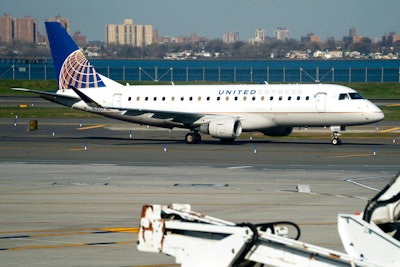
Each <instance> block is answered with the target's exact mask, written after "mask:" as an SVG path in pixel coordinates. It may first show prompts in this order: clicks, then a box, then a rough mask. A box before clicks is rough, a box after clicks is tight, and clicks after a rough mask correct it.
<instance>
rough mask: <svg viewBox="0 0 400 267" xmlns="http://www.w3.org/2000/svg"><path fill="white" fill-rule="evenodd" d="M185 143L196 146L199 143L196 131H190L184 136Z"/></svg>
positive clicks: (199, 136) (199, 138)
mask: <svg viewBox="0 0 400 267" xmlns="http://www.w3.org/2000/svg"><path fill="white" fill-rule="evenodd" d="M185 141H186V143H188V144H198V143H200V142H201V135H200V134H199V132H198V131H192V132H189V133H187V134H186V136H185Z"/></svg>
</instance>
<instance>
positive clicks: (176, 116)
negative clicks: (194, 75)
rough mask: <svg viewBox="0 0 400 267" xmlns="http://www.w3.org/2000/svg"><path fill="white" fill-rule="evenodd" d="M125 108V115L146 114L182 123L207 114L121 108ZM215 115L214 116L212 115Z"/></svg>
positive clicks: (195, 119) (194, 120) (188, 123)
mask: <svg viewBox="0 0 400 267" xmlns="http://www.w3.org/2000/svg"><path fill="white" fill-rule="evenodd" d="M123 110H126V112H125V113H124V115H126V116H141V115H145V114H147V115H148V117H150V118H154V119H160V120H167V121H171V122H178V123H182V124H184V125H192V124H193V123H195V122H196V121H198V120H199V119H201V118H203V117H205V116H207V114H202V113H188V112H170V111H169V112H167V111H163V110H143V109H123ZM214 117H215V116H214Z"/></svg>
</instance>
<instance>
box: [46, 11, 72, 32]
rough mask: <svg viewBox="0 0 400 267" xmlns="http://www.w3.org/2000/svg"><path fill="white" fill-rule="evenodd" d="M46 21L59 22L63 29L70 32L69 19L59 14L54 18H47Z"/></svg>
mask: <svg viewBox="0 0 400 267" xmlns="http://www.w3.org/2000/svg"><path fill="white" fill-rule="evenodd" d="M46 21H51V22H59V23H60V24H61V25H62V26H63V27H64V29H65V30H67V32H68V33H69V34H70V21H69V19H65V18H62V17H61V16H60V15H58V16H55V17H54V18H47V19H46Z"/></svg>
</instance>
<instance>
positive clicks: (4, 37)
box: [0, 13, 38, 44]
mask: <svg viewBox="0 0 400 267" xmlns="http://www.w3.org/2000/svg"><path fill="white" fill-rule="evenodd" d="M37 38H38V20H37V19H34V18H31V17H29V16H25V17H24V18H14V17H11V16H10V15H8V14H6V13H4V15H3V16H2V17H0V42H4V43H12V42H15V41H22V42H30V43H35V44H36V43H37Z"/></svg>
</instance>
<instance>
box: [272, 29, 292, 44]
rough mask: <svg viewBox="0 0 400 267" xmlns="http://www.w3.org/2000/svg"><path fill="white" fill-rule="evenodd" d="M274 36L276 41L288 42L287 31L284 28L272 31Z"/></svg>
mask: <svg viewBox="0 0 400 267" xmlns="http://www.w3.org/2000/svg"><path fill="white" fill-rule="evenodd" d="M274 36H275V38H276V40H282V41H286V40H289V30H288V29H286V28H281V27H278V28H277V29H276V30H275V31H274Z"/></svg>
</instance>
